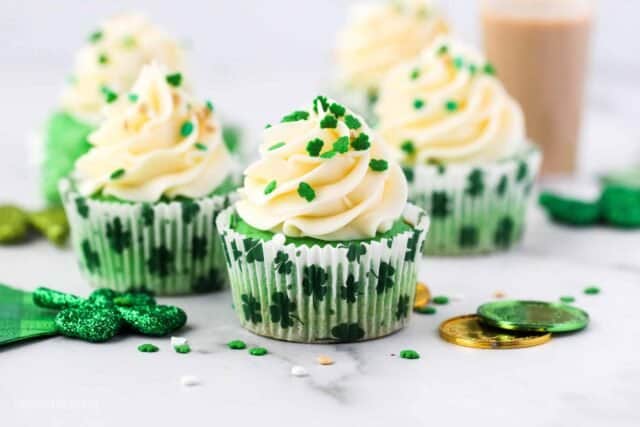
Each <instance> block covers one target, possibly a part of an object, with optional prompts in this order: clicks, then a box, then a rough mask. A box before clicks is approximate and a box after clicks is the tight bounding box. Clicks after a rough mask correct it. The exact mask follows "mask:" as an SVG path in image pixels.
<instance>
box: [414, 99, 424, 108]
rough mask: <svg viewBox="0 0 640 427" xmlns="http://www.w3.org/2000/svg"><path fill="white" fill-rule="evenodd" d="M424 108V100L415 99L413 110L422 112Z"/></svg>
mask: <svg viewBox="0 0 640 427" xmlns="http://www.w3.org/2000/svg"><path fill="white" fill-rule="evenodd" d="M422 107H424V100H422V99H415V100H414V101H413V108H415V109H416V110H420V109H421V108H422Z"/></svg>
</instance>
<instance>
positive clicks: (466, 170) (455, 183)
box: [405, 146, 541, 255]
mask: <svg viewBox="0 0 640 427" xmlns="http://www.w3.org/2000/svg"><path fill="white" fill-rule="evenodd" d="M540 161H541V156H540V152H539V151H538V149H537V148H535V147H533V146H531V147H530V149H528V150H527V151H526V152H524V153H523V154H522V155H520V156H516V157H514V158H512V159H508V160H505V161H502V162H497V163H493V164H490V165H482V166H467V165H447V166H435V165H425V166H418V167H415V168H413V169H406V170H405V173H406V174H407V179H408V180H409V193H410V194H409V199H410V200H411V202H412V203H415V204H416V205H418V206H420V207H421V208H423V209H425V210H426V211H427V212H428V213H429V214H430V217H431V227H430V231H429V236H428V238H427V241H426V244H425V252H426V253H427V254H432V255H472V254H481V253H486V252H492V251H497V250H504V249H508V248H509V247H511V246H512V245H514V244H515V243H517V242H518V241H519V240H520V239H521V237H522V234H523V232H524V225H525V217H526V211H527V206H528V204H529V202H530V199H531V192H532V188H533V186H534V184H535V181H536V177H537V175H538V170H539V168H540Z"/></svg>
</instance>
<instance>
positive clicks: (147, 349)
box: [138, 344, 159, 353]
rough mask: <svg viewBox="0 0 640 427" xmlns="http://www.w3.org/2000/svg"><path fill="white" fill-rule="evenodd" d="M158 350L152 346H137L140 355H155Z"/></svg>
mask: <svg viewBox="0 0 640 427" xmlns="http://www.w3.org/2000/svg"><path fill="white" fill-rule="evenodd" d="M158 350H159V349H158V347H157V346H155V345H153V344H141V345H139V346H138V351H139V352H141V353H155V352H156V351H158Z"/></svg>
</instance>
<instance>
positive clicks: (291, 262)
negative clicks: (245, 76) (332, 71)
mask: <svg viewBox="0 0 640 427" xmlns="http://www.w3.org/2000/svg"><path fill="white" fill-rule="evenodd" d="M260 156H261V157H260V159H259V160H258V161H256V162H255V163H253V164H252V165H250V166H249V167H248V168H247V170H246V171H245V181H244V187H243V188H242V189H241V190H240V194H239V196H238V201H237V203H236V204H235V205H234V206H233V207H231V208H229V209H227V210H225V211H224V212H222V213H221V214H220V216H219V217H218V221H217V224H218V229H219V230H220V233H221V235H222V242H223V246H224V250H225V254H226V258H227V265H228V270H229V280H230V284H231V289H232V295H233V303H234V307H235V311H236V313H237V315H238V317H239V319H240V323H241V324H242V325H243V326H244V327H245V328H247V329H249V330H250V331H252V332H254V333H256V334H259V335H263V336H266V337H270V338H276V339H282V340H287V341H296V342H338V341H359V340H366V339H372V338H377V337H381V336H384V335H387V334H390V333H392V332H394V331H397V330H399V329H400V328H402V327H403V326H405V325H406V324H407V322H408V320H409V315H410V314H411V307H412V306H413V299H414V294H415V287H416V274H417V273H416V260H418V259H419V256H420V251H421V247H422V244H423V241H424V238H425V234H426V232H427V227H428V219H427V216H426V214H425V213H424V212H423V211H422V210H421V209H418V208H416V207H415V206H411V205H408V204H407V183H406V179H405V177H404V175H403V172H402V169H401V168H400V166H399V165H398V164H397V163H395V162H394V161H392V159H391V155H390V154H389V152H388V149H387V148H386V147H385V146H384V144H381V143H380V141H379V140H378V138H377V136H376V135H375V134H374V133H373V132H372V131H371V129H369V127H368V126H367V125H366V124H365V122H364V120H363V119H362V118H361V117H359V116H357V115H356V114H354V113H352V112H351V111H349V110H348V109H346V108H345V107H344V106H342V105H340V104H338V103H336V102H333V101H330V100H327V98H325V97H322V96H320V97H318V98H316V99H315V100H314V101H313V103H312V104H311V105H309V108H307V109H302V110H297V111H294V112H292V113H290V114H288V115H286V116H285V117H283V118H282V120H281V121H280V123H278V124H275V125H273V126H268V127H267V128H266V129H265V131H264V140H263V142H262V145H261V146H260Z"/></svg>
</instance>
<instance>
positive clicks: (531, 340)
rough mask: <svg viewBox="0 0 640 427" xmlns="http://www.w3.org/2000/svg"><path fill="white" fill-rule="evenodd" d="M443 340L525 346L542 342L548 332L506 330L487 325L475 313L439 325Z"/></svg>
mask: <svg viewBox="0 0 640 427" xmlns="http://www.w3.org/2000/svg"><path fill="white" fill-rule="evenodd" d="M440 336H441V337H442V339H444V340H445V341H448V342H450V343H453V344H456V345H461V346H463V347H471V348H484V349H510V348H525V347H533V346H536V345H540V344H544V343H546V342H548V341H549V340H550V339H551V334H550V333H538V332H516V331H506V330H502V329H497V328H494V327H491V326H488V325H486V324H484V323H482V322H481V321H480V318H479V317H478V316H477V315H475V314H469V315H466V316H460V317H454V318H452V319H449V320H446V321H444V322H443V323H442V324H441V325H440Z"/></svg>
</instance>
